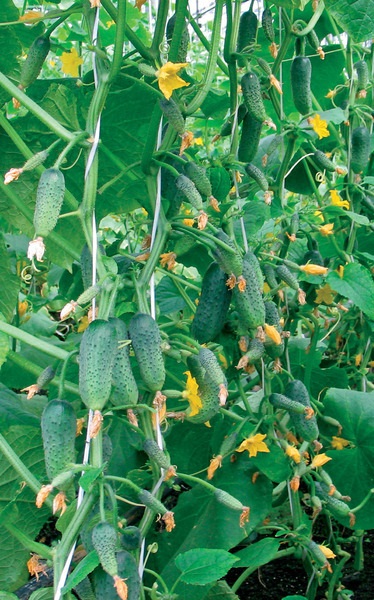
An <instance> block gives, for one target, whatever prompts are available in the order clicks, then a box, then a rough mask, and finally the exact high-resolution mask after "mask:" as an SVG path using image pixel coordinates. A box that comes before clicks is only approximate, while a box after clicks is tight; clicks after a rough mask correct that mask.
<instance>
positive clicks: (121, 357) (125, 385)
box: [109, 318, 139, 406]
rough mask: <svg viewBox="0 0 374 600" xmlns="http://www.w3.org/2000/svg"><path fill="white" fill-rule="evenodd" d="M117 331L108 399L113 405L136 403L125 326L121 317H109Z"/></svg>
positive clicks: (135, 391) (134, 383)
mask: <svg viewBox="0 0 374 600" xmlns="http://www.w3.org/2000/svg"><path fill="white" fill-rule="evenodd" d="M109 322H110V323H111V324H112V325H114V328H115V330H116V333H117V349H116V352H115V358H114V363H113V369H112V390H111V393H110V397H109V399H110V401H111V402H112V404H114V406H121V405H129V404H136V403H137V402H138V397H139V392H138V387H137V385H136V381H135V378H134V375H133V372H132V369H131V364H130V345H129V344H126V345H124V343H125V342H127V341H130V338H129V334H128V331H127V327H126V325H125V323H124V322H123V321H121V319H114V318H111V319H109Z"/></svg>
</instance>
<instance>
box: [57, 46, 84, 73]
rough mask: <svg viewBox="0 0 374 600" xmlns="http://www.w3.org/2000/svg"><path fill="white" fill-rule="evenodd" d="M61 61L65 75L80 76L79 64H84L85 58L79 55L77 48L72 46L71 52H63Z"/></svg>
mask: <svg viewBox="0 0 374 600" xmlns="http://www.w3.org/2000/svg"><path fill="white" fill-rule="evenodd" d="M61 62H62V72H63V73H65V75H71V76H72V77H78V75H79V66H80V65H82V64H83V58H82V57H81V56H79V54H78V52H77V50H76V49H75V48H72V49H71V50H70V52H63V53H62V54H61Z"/></svg>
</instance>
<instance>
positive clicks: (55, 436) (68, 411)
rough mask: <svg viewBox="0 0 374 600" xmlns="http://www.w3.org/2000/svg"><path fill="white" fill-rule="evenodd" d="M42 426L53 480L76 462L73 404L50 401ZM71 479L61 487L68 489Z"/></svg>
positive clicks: (49, 472) (47, 461)
mask: <svg viewBox="0 0 374 600" xmlns="http://www.w3.org/2000/svg"><path fill="white" fill-rule="evenodd" d="M41 427H42V438H43V448H44V460H45V466H46V471H47V476H48V479H49V480H50V481H52V479H54V478H55V477H56V476H57V475H60V473H63V472H64V471H67V470H68V465H69V464H71V463H74V462H75V435H76V427H77V421H76V416H75V413H74V409H73V407H72V405H71V404H70V403H69V402H66V401H65V400H60V399H56V400H51V402H48V404H47V405H46V406H45V408H44V410H43V414H42V418H41ZM71 481H72V480H71V479H70V480H69V481H67V482H66V484H65V485H63V486H61V489H63V490H66V489H67V488H68V487H69V486H70V484H71Z"/></svg>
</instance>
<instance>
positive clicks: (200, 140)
mask: <svg viewBox="0 0 374 600" xmlns="http://www.w3.org/2000/svg"><path fill="white" fill-rule="evenodd" d="M194 144H196V146H204V140H203V138H202V137H197V138H195V139H194Z"/></svg>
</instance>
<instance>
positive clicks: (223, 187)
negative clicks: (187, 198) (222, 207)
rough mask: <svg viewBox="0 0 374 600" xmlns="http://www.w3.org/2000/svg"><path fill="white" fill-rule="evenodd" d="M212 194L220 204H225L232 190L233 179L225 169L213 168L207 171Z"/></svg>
mask: <svg viewBox="0 0 374 600" xmlns="http://www.w3.org/2000/svg"><path fill="white" fill-rule="evenodd" d="M207 175H208V177H209V180H210V183H211V186H212V194H213V196H214V197H215V198H217V200H218V202H223V201H224V200H226V197H227V195H228V193H229V191H230V189H231V178H230V175H229V173H228V172H227V171H226V169H225V168H224V167H211V168H210V169H207Z"/></svg>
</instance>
